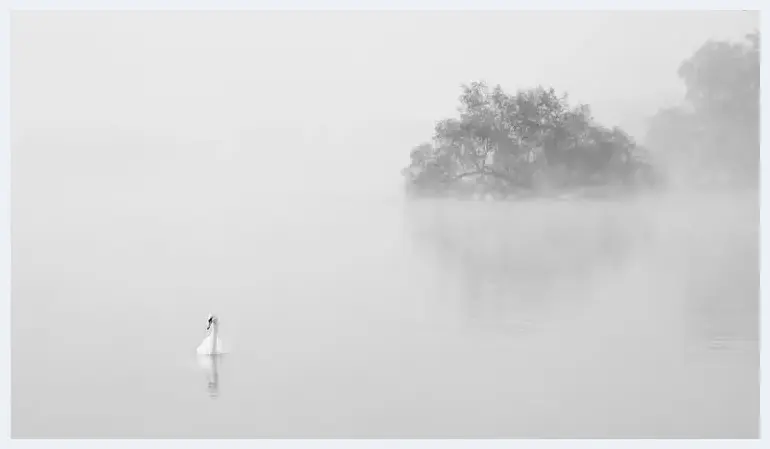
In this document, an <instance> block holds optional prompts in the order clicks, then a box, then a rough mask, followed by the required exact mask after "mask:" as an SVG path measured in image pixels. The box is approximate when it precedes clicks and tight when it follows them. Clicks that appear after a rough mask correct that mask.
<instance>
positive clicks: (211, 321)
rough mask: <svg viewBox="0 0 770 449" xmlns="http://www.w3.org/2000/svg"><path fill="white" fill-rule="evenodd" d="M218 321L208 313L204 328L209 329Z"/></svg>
mask: <svg viewBox="0 0 770 449" xmlns="http://www.w3.org/2000/svg"><path fill="white" fill-rule="evenodd" d="M218 322H219V319H218V318H217V317H216V316H215V315H212V314H210V313H209V317H208V319H207V320H206V330H207V331H208V330H211V327H212V326H213V325H215V324H217V323H218Z"/></svg>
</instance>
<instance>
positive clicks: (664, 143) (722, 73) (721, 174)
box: [647, 32, 760, 186]
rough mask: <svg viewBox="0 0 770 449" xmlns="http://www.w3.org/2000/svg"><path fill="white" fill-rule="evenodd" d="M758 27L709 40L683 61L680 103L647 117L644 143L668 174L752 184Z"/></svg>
mask: <svg viewBox="0 0 770 449" xmlns="http://www.w3.org/2000/svg"><path fill="white" fill-rule="evenodd" d="M759 40H760V35H759V32H754V33H751V34H749V35H747V36H746V37H745V40H744V41H742V42H717V41H709V42H706V43H705V44H704V45H703V46H701V47H700V48H699V49H698V50H697V51H696V52H695V53H694V54H693V55H692V56H691V57H690V58H688V59H687V60H685V61H683V62H682V64H681V66H680V68H679V71H678V75H679V77H680V78H681V79H682V81H683V82H684V84H685V88H686V94H685V97H684V99H683V103H682V105H681V106H679V107H676V108H669V109H666V110H661V111H659V112H658V114H657V115H656V116H655V117H653V118H652V120H651V121H650V123H649V129H648V133H647V143H648V144H649V145H650V146H651V147H652V148H653V149H655V150H656V151H657V152H658V153H660V154H661V155H662V156H664V157H665V158H666V159H667V161H668V162H669V166H670V167H671V170H672V172H673V173H672V175H676V176H677V177H679V178H680V179H682V180H684V181H685V182H687V181H695V182H698V183H706V184H710V183H714V182H717V181H719V182H729V183H731V184H748V185H751V186H756V185H757V182H758V179H759Z"/></svg>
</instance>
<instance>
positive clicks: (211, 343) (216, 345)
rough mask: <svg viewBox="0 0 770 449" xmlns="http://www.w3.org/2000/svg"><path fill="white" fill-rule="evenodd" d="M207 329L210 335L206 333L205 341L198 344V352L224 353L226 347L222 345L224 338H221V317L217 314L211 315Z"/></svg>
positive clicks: (205, 353) (208, 353)
mask: <svg viewBox="0 0 770 449" xmlns="http://www.w3.org/2000/svg"><path fill="white" fill-rule="evenodd" d="M206 331H207V332H208V335H206V338H204V339H203V342H202V343H201V344H200V346H198V349H197V351H198V354H204V355H212V354H224V353H225V348H224V346H223V345H222V340H220V339H219V319H218V318H217V317H216V316H214V315H209V319H208V326H206Z"/></svg>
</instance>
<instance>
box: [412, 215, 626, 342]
mask: <svg viewBox="0 0 770 449" xmlns="http://www.w3.org/2000/svg"><path fill="white" fill-rule="evenodd" d="M415 206H416V207H415V208H414V209H413V210H410V211H409V212H408V213H407V216H408V218H407V222H408V225H409V230H410V232H411V235H412V240H413V242H414V244H415V246H416V247H417V248H419V249H420V251H421V252H422V253H423V254H424V255H426V257H427V258H428V259H429V260H430V261H431V264H432V265H433V266H434V267H435V268H436V269H437V270H438V272H439V273H440V274H441V275H442V277H443V278H445V279H446V282H447V283H450V285H451V288H452V289H454V296H456V297H458V298H459V301H460V303H461V307H462V308H463V311H464V316H465V318H466V319H468V320H469V321H470V322H472V323H480V324H483V325H484V326H485V327H487V326H490V325H494V326H495V327H500V326H502V327H505V328H506V329H509V330H516V329H518V330H525V329H526V328H528V327H529V326H530V325H532V324H533V323H536V322H540V321H542V320H544V319H547V318H546V317H547V315H548V314H549V313H551V312H556V311H558V312H565V311H568V310H574V309H575V308H579V307H583V306H585V304H586V303H587V302H588V301H590V300H591V282H593V281H594V280H595V279H596V277H597V276H611V275H612V272H613V270H615V269H618V268H619V267H620V266H622V263H623V260H624V258H626V257H628V254H629V252H630V250H631V246H632V245H631V242H632V240H633V239H632V236H631V233H632V232H633V230H632V229H630V228H629V227H628V226H627V223H626V222H624V221H623V220H620V219H612V217H613V216H612V215H607V214H602V213H596V212H595V210H593V209H591V206H590V205H588V206H579V205H560V204H553V205H545V206H541V205H535V206H534V207H529V206H525V207H522V208H519V209H517V208H515V207H514V206H512V205H511V204H510V203H469V202H452V201H439V202H433V203H427V202H422V203H421V204H420V205H419V206H418V205H415ZM582 207H585V209H581V208H582ZM581 210H582V211H584V212H587V213H582V215H581V212H580V211H581ZM554 211H555V212H556V213H554ZM522 214H534V215H530V216H529V217H528V218H524V217H522ZM581 217H583V218H581ZM586 217H587V218H586Z"/></svg>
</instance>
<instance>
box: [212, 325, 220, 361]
mask: <svg viewBox="0 0 770 449" xmlns="http://www.w3.org/2000/svg"><path fill="white" fill-rule="evenodd" d="M218 334H219V325H218V324H217V323H213V324H212V325H211V353H212V354H216V352H217V336H218Z"/></svg>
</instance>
